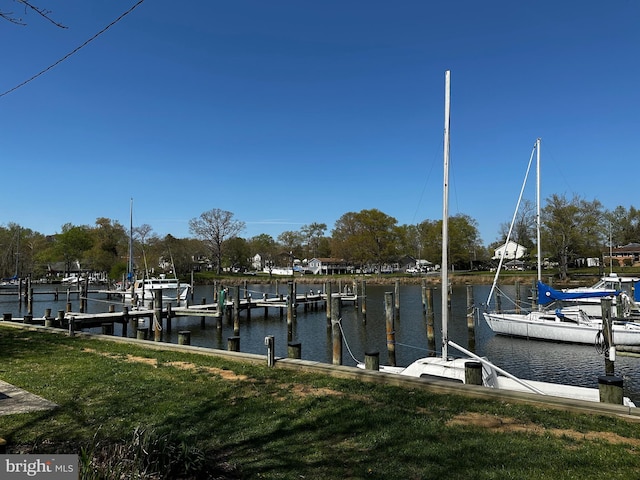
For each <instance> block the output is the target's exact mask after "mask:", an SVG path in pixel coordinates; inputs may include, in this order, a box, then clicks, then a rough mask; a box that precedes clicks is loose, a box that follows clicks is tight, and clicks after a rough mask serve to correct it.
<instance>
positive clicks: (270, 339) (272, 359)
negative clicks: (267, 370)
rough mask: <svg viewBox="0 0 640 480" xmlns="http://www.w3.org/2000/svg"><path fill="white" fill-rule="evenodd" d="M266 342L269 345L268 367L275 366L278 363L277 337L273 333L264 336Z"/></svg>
mask: <svg viewBox="0 0 640 480" xmlns="http://www.w3.org/2000/svg"><path fill="white" fill-rule="evenodd" d="M264 344H265V346H266V347H267V367H273V366H275V364H276V345H275V344H276V339H275V337H274V336H273V335H267V336H266V337H264Z"/></svg>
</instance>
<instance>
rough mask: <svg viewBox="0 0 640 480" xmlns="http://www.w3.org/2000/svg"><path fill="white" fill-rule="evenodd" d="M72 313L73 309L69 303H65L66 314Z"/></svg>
mask: <svg viewBox="0 0 640 480" xmlns="http://www.w3.org/2000/svg"><path fill="white" fill-rule="evenodd" d="M72 311H73V308H72V307H71V302H67V312H68V313H71V312H72Z"/></svg>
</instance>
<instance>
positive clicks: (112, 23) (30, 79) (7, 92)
mask: <svg viewBox="0 0 640 480" xmlns="http://www.w3.org/2000/svg"><path fill="white" fill-rule="evenodd" d="M142 2H144V0H139V1H138V3H136V4H135V5H134V6H133V7H131V8H130V9H129V10H127V11H126V12H124V13H123V14H122V15H120V16H119V17H118V18H116V19H115V20H114V21H113V22H111V23H110V24H109V25H107V26H106V27H104V28H103V29H102V30H100V31H99V32H98V33H96V34H95V35H94V36H93V37H91V38H90V39H89V40H87V41H86V42H84V43H83V44H82V45H80V46H79V47H77V48H75V49H74V50H72V51H71V52H69V53H67V54H66V55H65V56H64V57H62V58H61V59H60V60H58V61H57V62H55V63H53V64H51V65H49V66H48V67H47V68H45V69H44V70H42V71H40V72H38V73H36V74H35V75H34V76H32V77H31V78H28V79H27V80H25V81H24V82H22V83H20V84H19V85H16V86H15V87H13V88H11V89H9V90H7V91H6V92H3V93H0V97H4V96H5V95H8V94H10V93H11V92H15V91H16V90H17V89H19V88H20V87H24V86H25V85H26V84H27V83H29V82H31V81H33V80H35V79H36V78H38V77H39V76H40V75H43V74H45V73H47V72H48V71H49V70H51V69H52V68H53V67H55V66H57V65H59V64H60V63H62V62H64V61H65V60H66V59H67V58H69V57H70V56H71V55H73V54H74V53H77V52H78V51H79V50H80V49H82V48H83V47H85V46H87V45H88V44H89V43H91V42H92V41H93V40H95V39H96V38H98V37H99V36H100V35H102V34H103V33H104V32H106V31H107V30H109V29H110V28H111V27H113V26H114V25H115V24H116V23H118V22H119V21H120V20H122V19H123V18H124V17H126V16H127V15H129V14H130V13H131V12H133V11H134V10H135V9H136V8H137V7H138V6H140V4H142Z"/></svg>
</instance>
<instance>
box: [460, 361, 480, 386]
mask: <svg viewBox="0 0 640 480" xmlns="http://www.w3.org/2000/svg"><path fill="white" fill-rule="evenodd" d="M464 383H466V384H467V385H482V363H480V362H476V361H469V362H465V364H464Z"/></svg>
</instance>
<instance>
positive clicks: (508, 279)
mask: <svg viewBox="0 0 640 480" xmlns="http://www.w3.org/2000/svg"><path fill="white" fill-rule="evenodd" d="M494 277H495V275H494V274H491V273H487V274H476V273H474V274H468V273H459V274H456V273H450V274H449V281H450V283H451V285H465V284H469V285H491V284H492V283H493V280H494ZM549 278H550V279H551V280H552V281H549V280H548V279H547V280H545V282H546V283H547V284H550V285H552V286H554V287H558V288H564V287H576V286H589V285H592V284H594V283H595V282H597V281H598V280H599V279H600V276H598V275H582V276H580V277H579V278H569V279H568V280H566V281H560V280H558V279H556V278H553V276H552V275H549ZM535 280H536V273H529V274H528V273H518V274H509V275H502V276H501V277H500V284H502V285H514V284H515V283H516V282H519V283H521V284H525V283H531V284H533V283H534V282H535ZM291 281H294V282H295V283H297V284H306V285H317V284H324V283H327V282H332V283H340V282H342V283H344V282H362V281H366V283H367V284H368V285H393V284H395V283H396V282H397V283H399V284H400V285H421V284H422V283H425V284H426V285H440V274H437V275H423V276H394V275H335V276H331V275H328V276H327V275H317V276H316V275H300V276H294V277H289V276H272V277H267V276H262V275H257V276H248V275H242V276H238V277H223V278H218V279H206V280H205V281H203V282H202V283H200V282H196V283H197V284H203V285H208V284H212V283H213V282H216V283H222V284H225V285H242V284H244V283H254V284H269V283H276V282H283V283H288V282H291Z"/></svg>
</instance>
